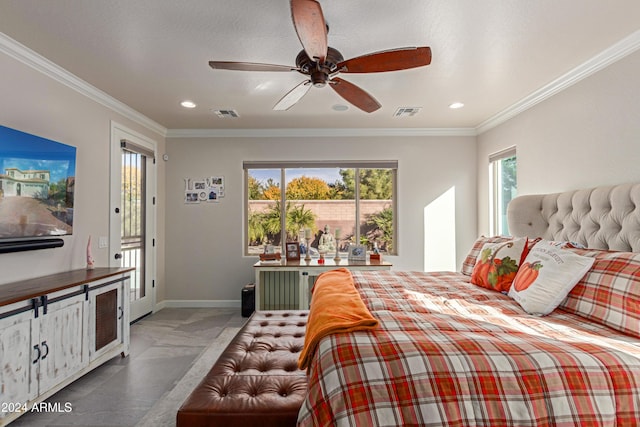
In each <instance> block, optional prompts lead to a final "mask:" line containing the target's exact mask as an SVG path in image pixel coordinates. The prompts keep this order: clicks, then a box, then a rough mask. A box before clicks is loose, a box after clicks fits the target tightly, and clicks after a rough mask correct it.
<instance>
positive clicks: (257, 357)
mask: <svg viewBox="0 0 640 427" xmlns="http://www.w3.org/2000/svg"><path fill="white" fill-rule="evenodd" d="M308 315H309V311H308V310H298V311H284V310H283V311H258V312H255V313H254V314H253V315H252V316H251V318H249V320H248V321H247V323H246V324H245V325H244V327H243V328H242V329H241V330H240V331H239V332H238V334H237V335H236V336H235V337H234V338H233V340H232V341H231V343H230V344H229V345H228V346H227V348H226V349H225V350H224V352H223V353H222V354H221V355H220V357H219V358H218V360H217V361H216V363H215V364H214V365H213V367H212V368H211V370H210V371H209V373H208V374H207V375H206V376H205V378H204V379H203V380H202V382H201V383H200V384H199V385H198V386H197V387H196V388H195V389H194V390H193V392H192V393H191V394H190V395H189V397H188V398H187V400H186V401H185V402H184V403H183V404H182V406H181V407H180V409H179V410H178V415H177V427H204V426H233V427H244V426H260V427H271V426H274V427H276V426H277V427H280V426H295V425H296V421H297V418H298V411H299V410H300V406H301V405H302V402H303V400H304V397H305V395H306V392H307V377H306V374H305V371H303V370H300V369H298V357H299V356H300V351H301V350H302V346H303V345H304V334H305V329H306V325H307V318H308Z"/></svg>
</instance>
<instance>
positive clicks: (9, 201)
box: [0, 126, 76, 242]
mask: <svg viewBox="0 0 640 427" xmlns="http://www.w3.org/2000/svg"><path fill="white" fill-rule="evenodd" d="M75 176H76V148H75V147H72V146H70V145H66V144H62V143H60V142H56V141H51V140H49V139H45V138H41V137H38V136H35V135H30V134H28V133H24V132H21V131H18V130H15V129H11V128H8V127H4V126H0V242H3V241H5V242H6V241H15V240H24V239H33V238H42V237H48V236H58V237H59V236H64V235H69V234H72V232H73V197H74V188H75Z"/></svg>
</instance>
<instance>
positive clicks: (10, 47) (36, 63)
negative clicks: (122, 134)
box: [0, 32, 167, 136]
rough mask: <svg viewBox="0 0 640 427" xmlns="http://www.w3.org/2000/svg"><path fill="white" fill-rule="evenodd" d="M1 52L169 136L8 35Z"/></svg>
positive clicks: (1, 37) (1, 39) (1, 43)
mask: <svg viewBox="0 0 640 427" xmlns="http://www.w3.org/2000/svg"><path fill="white" fill-rule="evenodd" d="M0 52H2V53H4V54H6V55H7V56H10V57H12V58H13V59H15V60H17V61H20V62H22V63H23V64H25V65H27V66H29V67H31V68H33V69H34V70H36V71H39V72H40V73H42V74H44V75H46V76H47V77H50V78H51V79H53V80H55V81H57V82H58V83H61V84H63V85H65V86H67V87H69V88H70V89H73V90H75V91H76V92H78V93H80V94H82V95H84V96H86V97H87V98H89V99H91V100H93V101H95V102H97V103H98V104H101V105H103V106H105V107H107V108H109V109H110V110H112V111H114V112H116V113H119V114H121V115H123V116H125V117H126V118H128V119H130V120H132V121H134V122H136V123H138V124H139V125H141V126H144V127H145V128H147V129H149V130H150V131H152V132H155V133H158V134H160V135H162V136H165V135H166V133H167V128H165V127H164V126H162V125H160V124H159V123H157V122H155V121H153V120H151V119H150V118H148V117H147V116H145V115H143V114H140V113H139V112H137V111H136V110H134V109H133V108H131V107H129V106H128V105H126V104H124V103H122V102H120V101H118V100H117V99H115V98H114V97H112V96H110V95H108V94H106V93H105V92H103V91H101V90H100V89H98V88H96V87H94V86H92V85H90V84H89V83H87V82H85V81H84V80H82V79H81V78H79V77H78V76H76V75H74V74H72V73H70V72H69V71H67V70H65V69H64V68H62V67H60V66H59V65H57V64H54V63H53V62H51V61H49V60H48V59H47V58H45V57H43V56H42V55H40V54H38V53H36V52H34V51H33V50H31V49H29V48H28V47H27V46H25V45H23V44H21V43H19V42H17V41H16V40H14V39H12V38H11V37H9V36H7V35H6V34H4V33H2V32H0Z"/></svg>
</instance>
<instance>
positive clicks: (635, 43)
mask: <svg viewBox="0 0 640 427" xmlns="http://www.w3.org/2000/svg"><path fill="white" fill-rule="evenodd" d="M638 49H640V30H638V31H636V32H634V33H631V35H629V36H627V37H625V38H624V39H622V40H620V41H619V42H618V43H616V44H614V45H612V46H610V47H609V48H607V49H605V50H603V51H602V52H600V53H599V54H598V55H596V56H594V57H593V58H591V59H589V60H588V61H586V62H584V63H582V64H581V65H578V66H577V67H576V68H574V69H572V70H571V71H569V72H567V73H565V74H563V75H562V76H560V77H558V78H557V79H555V80H553V81H552V82H551V83H549V84H547V85H545V86H543V87H541V88H540V89H538V90H536V91H535V92H533V93H531V94H530V95H528V96H526V97H524V98H523V99H521V100H520V101H518V102H516V103H515V104H513V105H511V106H510V107H508V108H506V109H504V110H502V111H500V112H499V113H497V114H495V115H494V116H492V117H490V118H488V119H487V120H485V121H484V122H482V123H480V124H479V125H478V126H476V132H477V134H478V135H480V134H482V133H484V132H486V131H488V130H490V129H493V128H494V127H496V126H498V125H500V124H502V123H504V122H506V121H507V120H509V119H511V118H513V117H515V116H517V115H518V114H520V113H522V112H524V111H526V110H528V109H529V108H531V107H533V106H535V105H537V104H539V103H540V102H542V101H544V100H545V99H547V98H550V97H552V96H553V95H555V94H556V93H558V92H562V91H563V90H565V89H567V88H568V87H570V86H573V85H574V84H576V83H578V82H579V81H581V80H583V79H585V78H587V77H589V76H591V75H592V74H595V73H597V72H598V71H600V70H602V69H603V68H606V67H608V66H609V65H611V64H613V63H614V62H617V61H619V60H620V59H622V58H624V57H626V56H627V55H629V54H631V53H633V52H635V51H637V50H638Z"/></svg>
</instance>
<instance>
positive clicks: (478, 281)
mask: <svg viewBox="0 0 640 427" xmlns="http://www.w3.org/2000/svg"><path fill="white" fill-rule="evenodd" d="M527 249H528V248H527V239H526V238H521V239H513V240H511V241H508V242H502V243H485V244H484V245H483V246H482V250H481V251H480V254H479V255H478V259H477V261H476V265H475V267H474V268H473V273H472V274H471V283H473V284H474V285H478V286H481V287H483V288H487V289H492V290H494V291H498V292H507V291H509V288H510V287H511V282H513V279H514V278H515V277H516V273H517V272H518V267H519V266H520V263H521V262H522V259H524V257H525V256H526V252H528V250H527Z"/></svg>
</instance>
